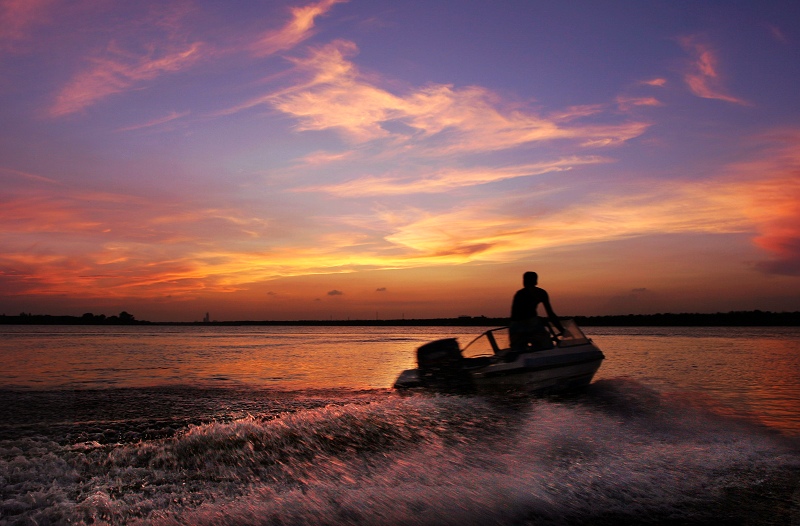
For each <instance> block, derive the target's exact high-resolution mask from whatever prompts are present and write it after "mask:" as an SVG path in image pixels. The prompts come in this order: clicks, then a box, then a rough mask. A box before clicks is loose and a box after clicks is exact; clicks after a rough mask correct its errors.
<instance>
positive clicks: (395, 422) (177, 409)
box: [0, 327, 800, 525]
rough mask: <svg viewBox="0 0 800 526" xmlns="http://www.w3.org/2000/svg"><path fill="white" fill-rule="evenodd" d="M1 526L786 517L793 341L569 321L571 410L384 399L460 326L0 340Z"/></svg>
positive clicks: (789, 508)
mask: <svg viewBox="0 0 800 526" xmlns="http://www.w3.org/2000/svg"><path fill="white" fill-rule="evenodd" d="M0 331H2V332H3V333H4V334H2V335H0V336H2V337H1V338H0V359H2V363H4V364H8V367H7V368H6V369H4V370H3V371H2V372H0V384H2V389H0V417H1V418H0V524H34V523H35V524H40V525H41V524H63V523H68V522H69V523H85V524H97V523H101V524H104V523H111V524H129V523H130V524H136V523H141V524H281V525H288V524H298V525H299V524H331V525H333V524H369V525H372V524H375V525H377V524H431V525H436V524H457V525H465V524H476V525H477V524H519V525H523V524H524V525H527V524H618V523H621V522H623V523H637V524H663V523H665V522H671V523H673V524H792V521H795V522H794V523H797V522H798V521H800V491H798V488H799V487H800V486H798V484H799V483H800V480H799V479H798V473H800V453H799V452H798V435H800V433H799V432H798V431H799V430H798V427H799V426H798V421H797V411H796V406H797V401H798V400H800V392H798V381H797V372H798V370H800V368H798V361H797V360H798V355H800V349H799V348H798V344H797V342H798V338H797V337H798V336H800V331H797V330H796V329H764V330H742V329H739V330H736V331H730V330H726V329H712V330H708V329H650V328H645V329H642V328H636V329H627V328H626V329H621V328H614V329H610V328H588V329H587V332H588V333H589V334H590V335H591V336H592V337H593V338H594V340H595V342H596V343H598V345H599V346H600V347H601V348H602V349H603V350H604V352H605V354H606V357H607V358H606V361H605V362H604V364H603V366H602V367H601V369H600V372H599V373H598V376H597V379H596V381H595V383H594V384H593V385H592V386H590V387H589V389H588V390H586V391H585V392H582V393H578V394H575V395H571V396H564V397H558V398H547V399H535V398H528V397H525V396H510V397H509V396H505V397H485V396H469V397H467V396H440V395H413V396H399V395H397V394H395V393H393V392H392V391H391V390H389V389H387V388H388V387H389V386H390V385H391V382H392V381H393V380H394V376H395V375H396V374H397V372H398V371H399V370H400V369H402V368H405V367H409V366H412V365H413V359H414V357H413V349H414V348H415V347H416V346H417V345H419V344H420V343H423V342H426V341H429V340H430V339H433V338H438V337H447V336H456V337H459V340H460V341H461V342H462V344H463V343H466V342H467V341H468V340H469V338H470V337H471V335H472V334H473V333H474V332H478V331H477V330H472V329H470V328H442V327H438V328H432V327H428V328H403V329H397V328H359V327H355V328H338V329H330V328H324V327H314V328H287V327H280V328H262V327H256V328H254V327H238V328H204V327H180V328H176V327H154V328H140V327H131V328H124V327H116V328H114V327H108V328H107V327H101V328H84V327H12V328H0Z"/></svg>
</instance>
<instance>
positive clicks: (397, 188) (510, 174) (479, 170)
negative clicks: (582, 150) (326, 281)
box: [299, 156, 609, 197]
mask: <svg viewBox="0 0 800 526" xmlns="http://www.w3.org/2000/svg"><path fill="white" fill-rule="evenodd" d="M603 162H609V161H608V159H605V158H602V157H598V156H588V157H569V158H564V159H558V160H556V161H550V162H542V163H535V164H525V165H520V166H510V167H504V168H492V167H476V168H461V169H458V168H446V169H441V170H439V171H437V172H434V173H430V174H423V175H418V174H414V175H409V176H403V177H391V176H389V177H371V176H370V177H362V178H360V179H354V180H351V181H346V182H344V183H339V184H333V185H318V186H310V187H305V188H301V189H299V190H300V191H318V192H327V193H330V194H334V195H339V196H344V197H359V196H370V195H407V194H416V193H439V192H447V191H449V190H452V189H454V188H460V187H466V186H475V185H480V184H488V183H493V182H497V181H503V180H506V179H513V178H517V177H529V176H533V175H541V174H545V173H549V172H562V171H568V170H571V169H572V168H573V167H575V166H580V165H586V164H598V163H603Z"/></svg>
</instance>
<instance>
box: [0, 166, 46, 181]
mask: <svg viewBox="0 0 800 526" xmlns="http://www.w3.org/2000/svg"><path fill="white" fill-rule="evenodd" d="M0 173H4V174H6V175H7V176H9V177H17V178H20V179H27V180H30V181H37V182H40V183H49V184H60V183H59V182H58V181H56V180H55V179H50V178H49V177H44V176H42V175H37V174H33V173H29V172H23V171H21V170H14V169H13V168H6V167H3V166H0Z"/></svg>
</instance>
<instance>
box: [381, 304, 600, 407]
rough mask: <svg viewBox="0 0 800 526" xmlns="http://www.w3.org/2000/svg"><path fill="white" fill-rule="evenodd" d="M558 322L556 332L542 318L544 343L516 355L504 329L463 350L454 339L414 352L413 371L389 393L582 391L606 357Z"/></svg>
mask: <svg viewBox="0 0 800 526" xmlns="http://www.w3.org/2000/svg"><path fill="white" fill-rule="evenodd" d="M560 321H561V325H562V327H563V328H564V331H563V332H561V333H558V332H556V330H555V329H554V327H553V326H552V324H551V323H550V321H549V320H547V319H545V318H542V319H541V325H542V328H543V331H542V334H543V335H544V338H539V339H538V341H537V342H535V343H534V344H533V345H529V346H528V347H526V348H524V349H521V350H520V349H512V348H511V346H510V344H509V343H508V327H498V328H496V329H490V330H487V331H485V332H483V333H482V334H480V335H479V336H478V337H476V338H475V339H474V340H472V341H471V342H470V343H469V344H468V345H467V346H466V347H464V348H463V349H461V348H460V347H459V344H458V341H457V340H456V339H455V338H446V339H442V340H436V341H433V342H430V343H427V344H425V345H423V346H421V347H419V348H418V349H417V368H416V369H408V370H405V371H403V372H402V373H400V376H399V377H398V378H397V380H396V381H395V383H394V388H395V389H397V390H399V391H407V390H411V389H432V390H436V391H445V392H481V391H512V390H513V391H523V392H527V393H534V394H552V393H558V392H563V391H568V390H573V389H578V388H581V387H585V386H587V385H589V383H590V382H591V381H592V378H593V377H594V375H595V373H596V372H597V370H598V369H599V368H600V364H601V363H602V361H603V360H604V359H605V356H604V355H603V352H602V351H601V350H600V349H599V348H598V347H597V346H596V345H595V344H594V343H593V342H592V340H591V339H590V338H588V337H586V335H585V334H584V333H583V331H581V329H580V328H579V327H578V325H577V324H576V323H575V321H574V320H571V319H565V320H560Z"/></svg>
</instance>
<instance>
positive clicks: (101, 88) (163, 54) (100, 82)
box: [49, 42, 202, 117]
mask: <svg viewBox="0 0 800 526" xmlns="http://www.w3.org/2000/svg"><path fill="white" fill-rule="evenodd" d="M201 50H202V45H201V44H200V43H199V42H195V43H193V44H190V45H188V46H183V47H180V48H175V47H172V46H168V47H167V48H166V49H163V50H160V51H151V52H148V53H147V55H145V56H135V55H134V56H131V55H130V54H129V53H125V52H123V51H122V50H120V49H117V48H115V47H112V48H110V49H109V50H108V52H107V55H108V56H106V57H96V58H94V59H92V60H91V63H92V65H91V66H90V67H89V68H88V69H86V70H84V71H82V72H80V73H78V74H77V75H76V76H75V77H73V79H72V80H71V81H70V82H69V83H68V84H67V85H66V86H65V87H64V88H63V89H62V90H61V92H60V93H59V94H58V95H57V96H56V100H55V103H54V104H53V105H52V106H51V107H50V108H49V114H50V116H52V117H61V116H64V115H69V114H71V113H75V112H78V111H81V110H83V109H85V108H87V107H89V106H91V105H93V104H95V103H97V102H99V101H100V100H103V99H105V98H107V97H109V96H110V95H114V94H116V93H121V92H124V91H127V90H129V89H132V88H134V87H138V86H139V84H140V83H141V82H143V81H148V80H153V79H155V78H157V77H159V76H160V75H162V74H164V73H168V72H175V71H179V70H181V69H183V68H185V67H187V66H190V65H192V64H194V63H195V62H196V61H197V60H198V59H199V58H200V56H201Z"/></svg>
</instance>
